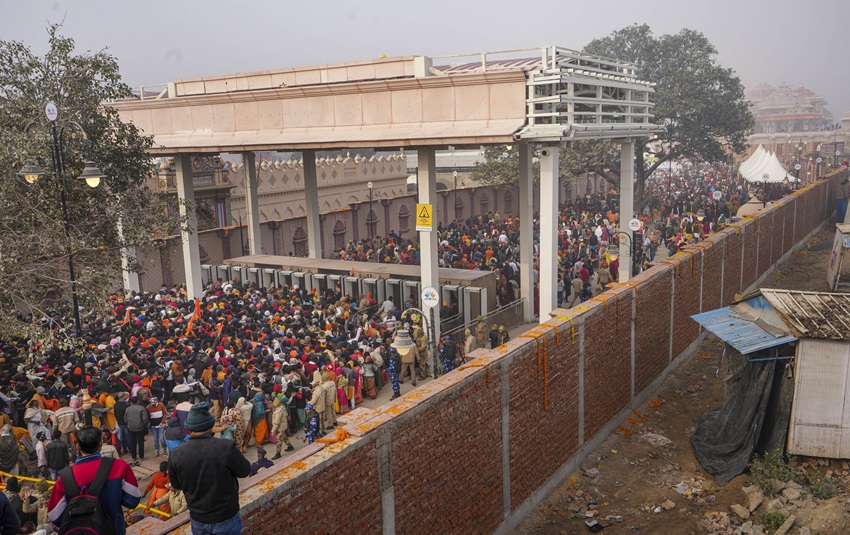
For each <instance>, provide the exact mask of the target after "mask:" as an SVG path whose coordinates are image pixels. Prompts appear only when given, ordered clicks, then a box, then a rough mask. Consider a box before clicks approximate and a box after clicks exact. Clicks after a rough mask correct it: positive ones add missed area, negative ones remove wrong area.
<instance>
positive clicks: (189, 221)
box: [174, 154, 204, 299]
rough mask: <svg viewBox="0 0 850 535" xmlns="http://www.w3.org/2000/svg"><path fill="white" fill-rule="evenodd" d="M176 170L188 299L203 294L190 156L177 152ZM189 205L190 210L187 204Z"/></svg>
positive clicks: (175, 158)
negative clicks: (182, 223)
mask: <svg viewBox="0 0 850 535" xmlns="http://www.w3.org/2000/svg"><path fill="white" fill-rule="evenodd" d="M174 164H175V168H176V170H177V176H176V177H175V181H176V182H177V198H178V199H179V201H180V202H179V205H180V217H181V219H183V220H184V225H185V227H188V228H185V227H181V228H180V240H181V241H182V242H183V268H184V271H185V273H186V293H187V294H188V297H189V299H194V298H196V297H201V296H203V293H204V287H203V284H202V283H201V250H200V247H198V232H197V230H198V216H197V215H196V214H195V190H194V189H193V185H192V157H191V155H189V154H178V155H177V156H175V157H174ZM187 204H188V205H189V206H191V210H190V209H188V206H187Z"/></svg>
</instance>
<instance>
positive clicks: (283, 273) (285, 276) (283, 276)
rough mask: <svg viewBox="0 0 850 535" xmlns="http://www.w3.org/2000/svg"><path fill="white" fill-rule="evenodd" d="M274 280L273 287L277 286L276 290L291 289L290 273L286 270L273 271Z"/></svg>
mask: <svg viewBox="0 0 850 535" xmlns="http://www.w3.org/2000/svg"><path fill="white" fill-rule="evenodd" d="M274 280H275V286H277V287H278V288H284V287H286V288H291V287H292V272H291V271H289V270H288V269H276V270H274Z"/></svg>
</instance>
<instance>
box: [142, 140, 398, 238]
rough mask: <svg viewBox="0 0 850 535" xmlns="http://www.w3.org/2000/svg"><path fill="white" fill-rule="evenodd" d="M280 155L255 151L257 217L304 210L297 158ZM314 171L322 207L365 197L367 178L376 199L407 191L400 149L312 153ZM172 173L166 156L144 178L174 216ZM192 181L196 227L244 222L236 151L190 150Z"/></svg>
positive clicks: (272, 218)
mask: <svg viewBox="0 0 850 535" xmlns="http://www.w3.org/2000/svg"><path fill="white" fill-rule="evenodd" d="M369 152H372V151H369ZM285 156H286V155H283V158H282V157H281V155H280V154H277V155H276V154H275V153H258V161H257V189H258V192H259V204H260V222H261V223H265V222H267V221H275V220H280V219H287V218H292V217H301V216H304V215H305V214H306V205H305V200H304V183H303V167H304V164H303V162H302V161H301V160H300V159H294V158H292V157H291V156H290V157H289V158H286V157H285ZM297 156H300V154H298V155H297ZM316 175H317V176H316V178H317V182H318V187H319V188H318V189H319V210H320V211H321V212H322V213H327V212H331V211H334V210H339V209H341V208H348V207H349V206H350V205H351V204H355V203H361V202H364V201H368V200H369V188H368V187H367V184H369V183H371V184H372V186H373V192H372V195H373V199H374V201H375V202H376V203H377V202H380V201H381V199H386V198H392V197H398V196H402V195H405V194H406V193H407V179H408V171H407V163H406V158H405V155H404V154H403V153H387V154H381V155H378V156H376V155H375V154H371V155H368V156H365V157H364V156H361V155H360V154H359V153H358V154H355V155H353V156H352V155H351V154H349V153H346V154H345V155H342V154H337V155H336V157H332V156H331V155H328V156H327V157H318V158H317V159H316ZM175 176H176V174H175V170H174V163H173V161H172V160H171V159H170V158H166V159H163V160H161V161H160V164H159V167H158V172H157V176H156V177H155V178H154V177H152V179H151V180H152V183H151V184H150V186H151V187H152V189H154V190H155V191H159V192H160V193H162V194H164V195H165V196H166V198H167V201H168V206H169V210H171V211H172V212H175V213H174V214H173V217H174V218H176V217H177V215H176V208H177V204H176V199H177V185H176V182H175ZM153 181H155V184H154V183H153ZM192 182H193V183H194V189H195V211H196V214H197V217H198V230H206V229H211V228H219V227H229V226H233V225H238V224H240V222H247V209H246V206H245V171H244V166H243V164H242V159H241V158H240V157H239V156H232V155H227V156H226V157H225V158H222V157H220V156H201V155H198V156H193V157H192Z"/></svg>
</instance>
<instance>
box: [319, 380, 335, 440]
mask: <svg viewBox="0 0 850 535" xmlns="http://www.w3.org/2000/svg"><path fill="white" fill-rule="evenodd" d="M322 388H323V389H324V392H325V427H326V428H331V427H334V426H336V411H334V403H336V383H335V382H333V381H325V382H324V383H322Z"/></svg>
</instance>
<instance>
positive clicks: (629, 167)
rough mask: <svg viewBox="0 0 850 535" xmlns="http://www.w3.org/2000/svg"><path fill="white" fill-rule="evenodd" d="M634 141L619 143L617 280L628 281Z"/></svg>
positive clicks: (629, 278)
mask: <svg viewBox="0 0 850 535" xmlns="http://www.w3.org/2000/svg"><path fill="white" fill-rule="evenodd" d="M634 179H635V142H634V141H631V140H628V141H625V142H623V143H620V216H619V223H620V232H624V233H626V234H627V235H628V238H625V237H624V236H623V235H622V234H621V235H620V248H619V251H620V270H619V277H620V280H619V282H621V283H623V282H628V281H629V280H631V278H632V247H633V245H634V244H633V243H632V238H633V234H632V231H630V230H629V221H630V220H631V219H632V216H633V215H634V213H635V182H634Z"/></svg>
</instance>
